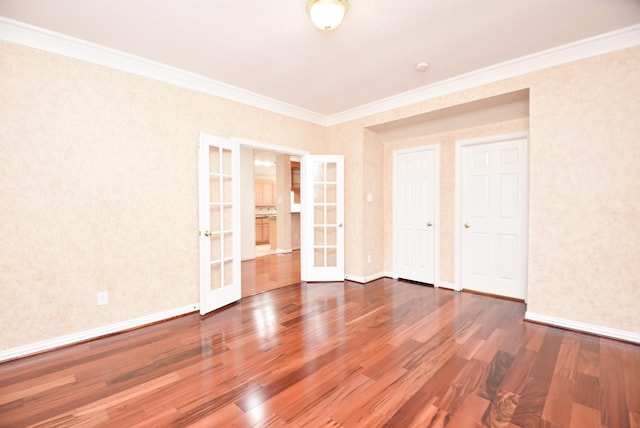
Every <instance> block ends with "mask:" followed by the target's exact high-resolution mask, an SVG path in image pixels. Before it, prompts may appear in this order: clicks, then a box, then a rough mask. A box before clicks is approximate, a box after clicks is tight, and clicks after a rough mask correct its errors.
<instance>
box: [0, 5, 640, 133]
mask: <svg viewBox="0 0 640 428" xmlns="http://www.w3.org/2000/svg"><path fill="white" fill-rule="evenodd" d="M0 40H5V41H8V42H12V43H16V44H20V45H24V46H29V47H31V48H34V49H39V50H43V51H46V52H51V53H55V54H59V55H63V56H67V57H70V58H75V59H79V60H82V61H87V62H90V63H93V64H97V65H102V66H105V67H109V68H113V69H116V70H120V71H125V72H128V73H132V74H136V75H140V76H144V77H148V78H151V79H154V80H158V81H161V82H165V83H170V84H173V85H176V86H180V87H183V88H187V89H192V90H195V91H199V92H203V93H207V94H210V95H214V96H217V97H220V98H224V99H228V100H231V101H236V102H239V103H242V104H246V105H249V106H252V107H256V108H260V109H263V110H267V111H271V112H273V113H278V114H282V115H284V116H288V117H292V118H295V119H300V120H304V121H307V122H311V123H315V124H317V125H322V126H333V125H338V124H341V123H345V122H349V121H351V120H356V119H361V118H363V117H366V116H371V115H373V114H378V113H382V112H385V111H389V110H393V109H397V108H401V107H405V106H408V105H411V104H416V103H419V102H422V101H426V100H429V99H433V98H437V97H440V96H443V95H447V94H451V93H454V92H458V91H462V90H465V89H470V88H473V87H476V86H481V85H485V84H488V83H493V82H496V81H499V80H503V79H507V78H510V77H515V76H518V75H521V74H525V73H530V72H533V71H538V70H542V69H545V68H549V67H553V66H556V65H560V64H565V63H568V62H572V61H577V60H580V59H584V58H589V57H592V56H596V55H601V54H605V53H608V52H613V51H616V50H620V49H625V48H629V47H633V46H638V45H640V24H638V25H634V26H630V27H626V28H622V29H620V30H616V31H612V32H609V33H605V34H601V35H598V36H595V37H590V38H587V39H583V40H579V41H577V42H573V43H569V44H567V45H563V46H559V47H556V48H553V49H548V50H545V51H541V52H538V53H535V54H532V55H527V56H524V57H520V58H516V59H513V60H510V61H506V62H503V63H500V64H496V65H493V66H490V67H485V68H482V69H480V70H476V71H473V72H470V73H466V74H463V75H460V76H456V77H453V78H451V79H447V80H444V81H440V82H436V83H433V84H431V85H427V86H423V87H420V88H417V89H414V90H411V91H407V92H403V93H401V94H398V95H394V96H391V97H388V98H383V99H381V100H378V101H374V102H372V103H369V104H365V105H363V106H358V107H355V108H352V109H349V110H345V111H342V112H340V113H336V114H333V115H323V114H320V113H316V112H313V111H310V110H306V109H303V108H300V107H296V106H294V105H291V104H287V103H284V102H281V101H278V100H276V99H273V98H269V97H265V96H263V95H260V94H257V93H255V92H251V91H247V90H245V89H242V88H238V87H236V86H231V85H229V84H226V83H223V82H219V81H217V80H214V79H210V78H207V77H204V76H201V75H198V74H195V73H192V72H189V71H186V70H182V69H179V68H176V67H171V66H168V65H165V64H161V63H158V62H155V61H150V60H147V59H144V58H141V57H138V56H135V55H131V54H127V53H124V52H122V51H118V50H115V49H111V48H107V47H105V46H101V45H98V44H95V43H91V42H87V41H85V40H81V39H77V38H74V37H70V36H66V35H64V34H60V33H56V32H53V31H49V30H46V29H43V28H40V27H36V26H33V25H29V24H25V23H23V22H19V21H14V20H12V19H8V18H4V17H0Z"/></svg>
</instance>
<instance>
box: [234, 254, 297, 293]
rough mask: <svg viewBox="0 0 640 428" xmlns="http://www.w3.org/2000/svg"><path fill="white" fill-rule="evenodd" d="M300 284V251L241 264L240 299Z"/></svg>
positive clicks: (258, 258)
mask: <svg viewBox="0 0 640 428" xmlns="http://www.w3.org/2000/svg"><path fill="white" fill-rule="evenodd" d="M298 282H300V251H293V252H291V253H285V254H269V255H266V256H262V257H257V258H255V259H253V260H247V261H244V262H242V297H247V296H253V295H254V294H258V293H262V292H265V291H270V290H275V289H276V288H280V287H284V286H285V285H291V284H295V283H298Z"/></svg>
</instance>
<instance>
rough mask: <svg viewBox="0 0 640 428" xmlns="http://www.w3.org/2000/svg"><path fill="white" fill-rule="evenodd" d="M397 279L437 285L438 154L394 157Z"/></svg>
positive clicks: (432, 151) (424, 152)
mask: <svg viewBox="0 0 640 428" xmlns="http://www.w3.org/2000/svg"><path fill="white" fill-rule="evenodd" d="M394 179H395V183H394V186H395V187H394V189H395V190H394V192H395V201H394V207H395V225H394V236H395V265H394V270H395V273H394V274H395V276H397V277H398V278H404V279H409V280H412V281H419V282H424V283H428V284H435V283H436V274H435V273H436V232H437V228H438V225H437V224H436V220H437V208H438V207H437V186H438V151H437V150H436V149H435V148H430V149H426V150H419V151H411V152H396V153H394Z"/></svg>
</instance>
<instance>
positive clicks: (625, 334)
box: [524, 311, 640, 343]
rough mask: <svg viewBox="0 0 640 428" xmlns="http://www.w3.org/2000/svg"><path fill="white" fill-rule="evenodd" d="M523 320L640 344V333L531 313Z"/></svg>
mask: <svg viewBox="0 0 640 428" xmlns="http://www.w3.org/2000/svg"><path fill="white" fill-rule="evenodd" d="M524 319H525V320H527V321H532V322H538V323H541V324H547V325H551V326H554V327H560V328H566V329H569V330H575V331H580V332H584V333H590V334H595V335H597V336H604V337H609V338H612V339H619V340H624V341H625V342H633V343H640V333H635V332H632V331H626V330H618V329H615V328H609V327H602V326H599V325H595V324H589V323H585V322H580V321H572V320H568V319H565V318H558V317H553V316H550V315H544V314H538V313H535V312H531V311H526V312H525V314H524Z"/></svg>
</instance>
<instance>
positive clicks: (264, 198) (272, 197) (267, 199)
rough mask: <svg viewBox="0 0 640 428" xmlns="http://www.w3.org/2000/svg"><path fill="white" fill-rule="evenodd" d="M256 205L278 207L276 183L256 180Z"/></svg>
mask: <svg viewBox="0 0 640 428" xmlns="http://www.w3.org/2000/svg"><path fill="white" fill-rule="evenodd" d="M254 185H255V188H254V196H255V204H256V206H259V207H273V206H275V205H276V192H275V189H276V186H275V182H274V181H269V180H255V184H254Z"/></svg>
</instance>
